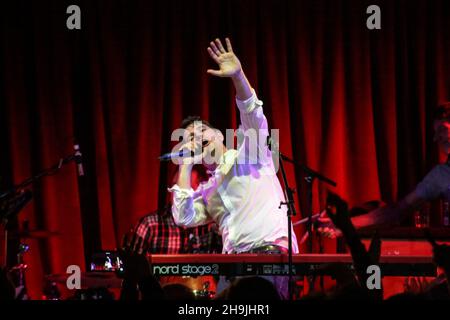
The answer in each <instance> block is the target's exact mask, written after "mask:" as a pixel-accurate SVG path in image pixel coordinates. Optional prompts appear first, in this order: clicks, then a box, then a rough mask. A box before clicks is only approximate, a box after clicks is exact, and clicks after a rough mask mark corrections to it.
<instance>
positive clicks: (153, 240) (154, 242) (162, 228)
mask: <svg viewBox="0 0 450 320" xmlns="http://www.w3.org/2000/svg"><path fill="white" fill-rule="evenodd" d="M217 230H218V228H217V225H216V224H215V223H210V224H208V225H204V226H199V227H196V228H189V229H183V228H181V227H179V226H177V225H176V224H175V222H174V220H173V217H172V213H171V210H170V208H169V209H167V210H166V211H164V212H160V213H152V214H149V215H147V216H145V217H143V218H141V219H140V220H139V222H138V224H137V225H136V227H135V229H134V235H135V236H134V240H133V242H134V243H132V247H134V248H135V249H141V248H142V246H143V245H144V244H145V245H146V246H148V248H149V249H148V251H147V252H148V253H151V254H179V253H221V252H222V238H221V236H220V235H219V234H218V232H217ZM136 246H137V247H136Z"/></svg>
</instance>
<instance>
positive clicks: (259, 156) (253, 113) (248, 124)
mask: <svg viewBox="0 0 450 320" xmlns="http://www.w3.org/2000/svg"><path fill="white" fill-rule="evenodd" d="M252 92H253V95H252V96H251V97H250V98H248V99H247V100H239V99H237V98H236V105H237V107H238V109H239V111H240V112H239V113H240V118H241V125H240V126H239V130H238V144H239V145H238V149H240V148H242V147H243V150H244V151H245V152H244V153H243V154H242V153H241V152H240V155H239V156H240V157H241V156H244V157H245V158H247V159H250V160H251V161H252V163H261V164H264V163H268V162H267V161H270V162H269V163H272V154H271V152H270V150H269V148H268V145H267V138H268V137H269V125H268V123H267V119H266V116H265V115H264V112H263V108H262V106H263V102H262V101H261V100H259V99H258V97H257V96H256V93H255V90H253V89H252ZM252 136H253V137H256V139H257V140H256V141H255V140H254V139H253V138H251V137H252Z"/></svg>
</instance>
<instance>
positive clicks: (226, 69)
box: [207, 38, 242, 77]
mask: <svg viewBox="0 0 450 320" xmlns="http://www.w3.org/2000/svg"><path fill="white" fill-rule="evenodd" d="M225 42H226V46H227V49H226V50H225V48H224V47H223V45H222V42H220V40H219V38H217V39H216V40H215V41H211V42H210V46H209V47H208V53H209V55H210V56H211V58H212V59H213V60H214V61H215V62H216V63H217V64H218V65H219V70H212V69H208V71H207V72H208V73H209V74H211V75H213V76H217V77H236V76H238V75H239V74H240V73H241V71H242V66H241V62H240V61H239V59H238V58H237V57H236V55H235V54H234V52H233V47H232V46H231V42H230V39H228V38H226V39H225Z"/></svg>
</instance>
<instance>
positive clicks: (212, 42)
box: [209, 41, 221, 56]
mask: <svg viewBox="0 0 450 320" xmlns="http://www.w3.org/2000/svg"><path fill="white" fill-rule="evenodd" d="M209 44H210V46H211V49H212V50H213V51H214V53H215V54H216V55H217V56H220V55H221V52H220V50H219V49H218V48H217V46H216V44H215V43H214V41H211V42H210V43H209Z"/></svg>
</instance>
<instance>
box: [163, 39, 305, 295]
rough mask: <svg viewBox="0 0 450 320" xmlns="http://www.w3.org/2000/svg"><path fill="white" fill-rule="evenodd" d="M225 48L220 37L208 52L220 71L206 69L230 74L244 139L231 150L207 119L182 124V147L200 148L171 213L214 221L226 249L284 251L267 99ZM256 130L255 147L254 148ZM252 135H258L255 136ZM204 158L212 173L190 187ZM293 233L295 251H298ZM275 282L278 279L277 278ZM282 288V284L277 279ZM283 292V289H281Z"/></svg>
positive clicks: (184, 219) (192, 222) (182, 172)
mask: <svg viewBox="0 0 450 320" xmlns="http://www.w3.org/2000/svg"><path fill="white" fill-rule="evenodd" d="M226 47H227V48H226V49H225V48H224V47H223V45H222V43H221V41H220V40H219V39H216V40H215V41H213V42H211V43H210V47H208V49H207V50H208V53H209V55H210V56H211V58H212V59H213V60H214V61H215V62H216V63H217V64H218V66H219V70H208V71H207V72H208V73H209V74H211V75H213V76H218V77H227V78H231V80H232V82H233V85H234V88H235V90H236V104H237V107H238V109H239V112H240V120H241V124H240V127H239V132H238V136H239V133H241V134H242V136H243V137H244V138H243V142H242V143H241V144H240V145H238V147H237V149H227V148H226V146H225V145H224V143H223V140H224V139H223V135H222V134H221V133H220V131H218V130H216V129H214V128H213V127H212V126H211V125H210V124H209V123H208V122H207V121H204V120H200V119H198V118H195V117H190V118H187V119H185V120H184V121H183V123H182V128H183V129H185V131H184V134H185V136H184V139H185V140H184V141H185V142H186V141H187V143H185V144H184V145H183V146H182V148H184V149H189V150H192V151H194V150H199V149H202V148H203V149H202V150H203V152H201V154H200V155H198V156H196V157H194V158H184V159H183V161H182V163H180V165H179V178H178V181H177V183H176V184H175V185H174V186H173V187H172V188H170V189H169V190H170V191H171V192H173V206H172V213H173V217H174V220H175V223H177V224H178V225H180V226H184V227H194V226H198V225H202V224H206V223H208V222H210V221H215V222H216V223H217V224H218V225H219V232H220V233H221V235H222V240H223V253H256V252H258V253H286V252H287V248H288V238H287V236H288V225H287V214H286V210H287V209H286V208H285V207H284V206H281V208H280V202H281V201H285V200H284V195H283V190H282V188H281V185H280V182H279V181H278V178H277V176H276V171H275V166H274V162H273V160H272V154H271V152H270V150H269V147H268V146H267V137H268V135H269V131H268V124H267V119H266V117H265V116H264V113H263V108H262V105H263V103H262V102H261V101H260V100H259V99H258V98H257V96H256V93H255V90H254V89H253V88H252V87H251V86H250V83H249V81H248V80H247V78H246V76H245V74H244V71H243V70H242V66H241V63H240V62H239V60H238V58H237V57H236V55H235V54H234V52H233V49H232V47H231V43H230V40H229V39H228V38H227V39H226ZM252 131H253V132H256V136H257V144H256V148H252V147H251V146H252V144H253V142H254V141H250V140H251V138H252V137H253V138H255V135H254V134H249V133H250V132H252ZM253 140H254V139H253ZM198 161H201V163H202V164H203V165H205V167H206V168H207V169H208V170H209V171H210V172H211V177H210V178H209V180H208V181H207V182H205V183H202V184H201V185H200V186H199V187H198V188H197V189H196V190H193V189H192V188H191V182H190V178H191V170H192V167H193V164H194V163H195V162H198ZM292 236H293V239H292V240H293V241H292V243H293V252H294V253H297V252H298V246H297V240H296V238H295V234H294V233H293V232H292ZM275 282H276V281H275ZM276 285H277V286H278V287H280V286H279V283H276ZM279 291H280V293H281V294H282V295H283V292H282V291H283V289H281V290H279Z"/></svg>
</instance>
